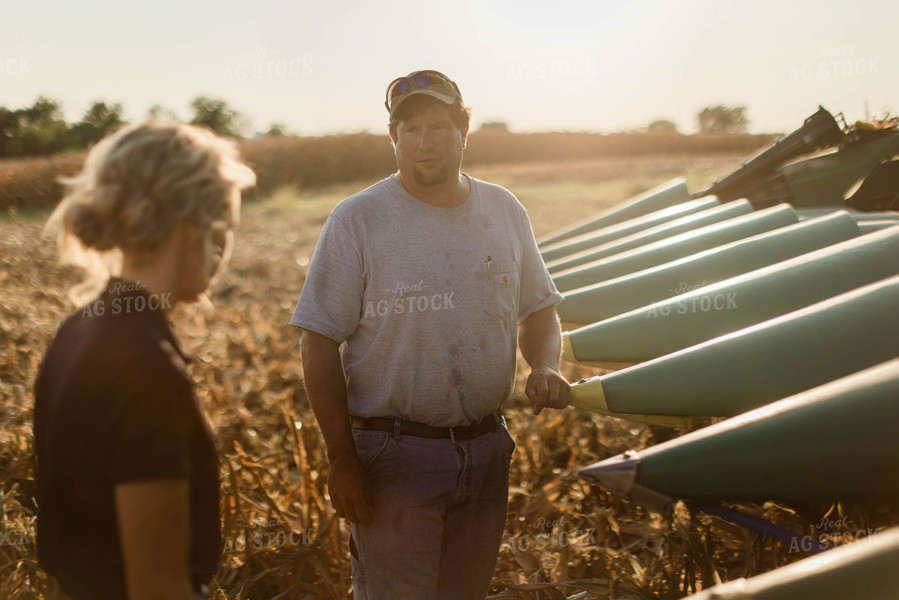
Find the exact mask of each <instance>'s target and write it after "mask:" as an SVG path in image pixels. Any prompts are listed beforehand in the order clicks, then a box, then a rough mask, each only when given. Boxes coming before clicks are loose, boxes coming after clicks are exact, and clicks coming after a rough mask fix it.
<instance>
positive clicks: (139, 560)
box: [115, 479, 196, 600]
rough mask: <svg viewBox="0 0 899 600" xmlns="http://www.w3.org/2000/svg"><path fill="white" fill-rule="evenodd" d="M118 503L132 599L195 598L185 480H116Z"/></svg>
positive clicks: (124, 559) (128, 586) (127, 586)
mask: <svg viewBox="0 0 899 600" xmlns="http://www.w3.org/2000/svg"><path fill="white" fill-rule="evenodd" d="M115 505H116V514H117V517H118V523H119V538H120V542H121V546H122V560H123V561H124V567H125V586H126V589H127V591H128V598H129V599H130V600H195V599H196V594H195V593H194V591H193V590H192V589H191V583H190V576H189V574H188V563H189V559H190V517H189V512H188V506H189V499H188V491H187V480H186V479H153V480H150V481H137V482H133V483H123V484H118V485H116V486H115Z"/></svg>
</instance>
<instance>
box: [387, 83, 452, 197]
mask: <svg viewBox="0 0 899 600" xmlns="http://www.w3.org/2000/svg"><path fill="white" fill-rule="evenodd" d="M450 114H451V113H450V107H449V106H448V105H446V104H444V103H443V102H440V101H439V100H434V102H429V103H428V104H427V105H425V108H424V110H422V111H421V112H418V113H416V114H415V115H414V116H412V117H409V118H408V119H407V120H405V121H402V122H400V124H399V126H398V127H397V128H396V140H394V142H395V144H396V164H397V167H398V168H399V170H400V175H402V177H403V180H404V181H410V180H411V181H414V182H415V185H418V186H433V185H440V184H442V183H445V182H447V181H449V180H451V179H453V178H457V177H458V176H459V169H460V168H461V166H462V148H463V147H464V146H465V135H466V133H467V132H462V131H459V130H458V129H457V128H456V126H455V124H454V123H453V120H452V118H451V117H450Z"/></svg>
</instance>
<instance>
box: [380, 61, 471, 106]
mask: <svg viewBox="0 0 899 600" xmlns="http://www.w3.org/2000/svg"><path fill="white" fill-rule="evenodd" d="M416 92H419V93H422V94H427V95H429V96H433V97H435V98H437V99H439V100H442V101H443V102H446V103H447V104H451V103H452V102H453V101H454V100H457V99H458V100H460V101H461V100H462V92H461V91H459V86H458V85H456V82H454V81H453V80H452V79H450V78H449V77H447V76H446V75H444V74H443V73H441V72H440V71H431V70H427V71H413V72H412V73H409V74H408V75H406V76H405V77H398V78H396V79H394V80H393V81H391V82H390V85H388V86H387V95H386V98H385V100H384V106H386V107H387V111H388V112H389V113H390V115H391V116H393V111H395V110H396V108H397V106H399V104H400V102H401V101H402V100H404V99H405V98H407V97H408V96H411V95H412V94H414V93H416Z"/></svg>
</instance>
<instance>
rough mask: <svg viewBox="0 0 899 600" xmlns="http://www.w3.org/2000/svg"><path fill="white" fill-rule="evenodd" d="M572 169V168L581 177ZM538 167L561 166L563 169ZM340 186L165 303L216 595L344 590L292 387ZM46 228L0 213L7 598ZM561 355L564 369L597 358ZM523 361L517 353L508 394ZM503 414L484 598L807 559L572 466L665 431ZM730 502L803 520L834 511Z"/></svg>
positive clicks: (30, 548)
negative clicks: (198, 405) (193, 290)
mask: <svg viewBox="0 0 899 600" xmlns="http://www.w3.org/2000/svg"><path fill="white" fill-rule="evenodd" d="M683 168H684V165H683V163H682V162H678V161H674V162H673V163H672V165H671V166H670V167H666V169H665V171H664V172H657V173H655V174H648V175H647V174H643V173H646V172H648V171H649V168H648V167H647V165H646V164H644V163H639V164H636V165H635V169H639V170H640V172H641V179H640V180H639V181H638V182H635V181H628V180H627V179H626V178H627V176H628V175H627V173H624V174H622V175H620V177H621V179H619V180H614V181H611V182H607V183H606V184H604V185H607V187H606V188H605V191H606V192H608V193H607V196H606V198H605V200H604V201H605V202H606V203H611V202H614V201H617V200H621V199H623V198H624V197H625V196H626V195H627V194H628V193H629V192H630V191H631V190H633V188H634V187H642V189H646V188H649V187H651V186H652V185H654V184H655V183H658V182H659V181H661V180H664V179H666V178H668V177H670V176H672V173H671V171H673V170H675V169H683ZM583 169H584V165H579V167H578V176H579V177H580V176H582V174H583ZM533 172H534V168H533V166H530V167H526V168H522V169H518V168H511V169H505V170H502V169H499V170H495V171H485V172H482V173H477V174H478V175H479V176H483V177H484V178H485V179H490V180H494V181H497V182H499V183H503V184H505V185H508V186H510V187H512V189H516V185H518V187H521V188H522V190H521V191H522V192H523V193H522V194H521V195H522V196H523V197H525V198H528V197H529V190H528V189H527V188H526V186H525V185H521V184H519V183H518V182H520V181H521V180H522V179H525V178H527V177H528V176H529V174H530V173H533ZM546 172H547V173H552V176H553V177H555V178H558V179H559V180H560V181H562V180H564V179H565V173H564V169H562V170H561V172H560V169H559V168H558V165H556V168H552V169H546ZM675 174H676V173H675ZM610 190H611V191H610ZM516 191H518V190H517V189H516ZM339 197H340V196H339V195H336V194H335V195H334V196H333V198H331V199H330V200H329V201H322V199H321V198H322V197H319V198H318V199H317V200H316V201H314V202H312V201H310V202H303V201H300V200H289V199H284V200H281V201H278V202H276V203H269V204H266V203H261V204H254V205H251V206H248V207H246V209H245V211H244V215H243V219H242V222H241V225H240V227H239V230H238V233H237V244H236V247H235V252H234V257H233V260H232V263H231V265H230V267H229V270H228V271H227V272H226V273H225V275H224V277H223V280H222V282H221V284H220V285H219V286H218V287H217V288H216V290H215V291H214V292H213V294H212V299H213V301H214V304H215V308H214V310H213V311H211V312H204V311H202V310H200V309H198V308H195V307H187V308H178V309H177V310H175V311H174V313H173V314H172V321H173V324H174V329H175V331H176V332H177V335H179V337H180V338H181V340H182V341H183V345H184V347H185V349H186V350H187V351H188V352H190V353H191V354H193V355H194V356H195V357H196V360H195V362H194V363H193V365H192V366H191V374H192V376H193V378H194V380H195V383H196V390H197V394H198V396H199V397H200V399H201V400H202V402H203V403H204V405H205V406H206V410H207V415H208V418H209V420H210V422H211V424H212V426H213V429H214V430H215V431H216V435H217V439H218V447H219V451H220V454H221V457H222V472H221V478H222V505H221V513H222V522H223V530H224V535H225V544H226V547H225V552H224V554H223V557H222V564H221V568H220V570H219V572H218V574H217V576H216V578H215V580H214V581H213V585H212V586H211V587H212V593H211V596H212V597H214V598H219V599H225V598H251V599H270V598H291V599H293V598H298V599H302V598H335V599H337V598H347V597H348V596H349V592H350V589H351V581H350V570H349V559H348V555H347V549H346V540H347V534H348V529H347V527H346V524H345V523H343V522H341V521H339V520H337V519H335V518H334V516H333V513H332V512H331V510H330V505H329V502H328V498H327V486H326V481H327V468H328V467H327V461H326V459H325V453H324V447H323V443H322V440H321V436H320V434H319V432H318V429H317V426H316V423H315V420H314V418H313V416H312V413H311V411H310V409H309V406H308V403H307V402H306V398H305V394H304V392H303V388H302V381H303V370H302V365H301V364H300V360H299V345H298V339H299V336H298V332H297V331H296V330H294V329H292V328H290V327H288V326H287V321H288V319H289V317H290V315H291V313H292V311H293V307H294V303H295V301H296V298H297V296H298V294H299V291H300V288H301V286H302V281H303V275H304V273H305V267H306V266H307V265H308V261H309V257H310V256H311V254H312V249H313V246H314V242H315V239H316V237H317V235H318V231H319V229H320V227H321V223H322V222H323V220H324V218H325V216H326V215H327V214H328V212H329V210H330V208H331V206H333V203H334V202H335V201H336V200H338V199H339ZM592 201H593V202H594V204H593V205H590V204H589V203H588V202H585V201H584V199H575V198H572V199H570V200H566V202H571V207H572V208H571V210H570V211H569V212H570V213H571V214H572V215H574V214H581V213H583V212H591V211H595V210H597V209H598V208H599V207H600V205H601V203H602V202H601V201H599V200H596V199H593V200H592ZM525 204H526V206H527V207H528V210H529V212H530V214H531V218H532V220H533V222H534V227H535V230H537V234H538V236H540V235H544V234H547V233H549V229H550V228H555V226H556V225H555V223H556V222H557V219H558V213H559V212H562V211H560V210H559V207H558V206H556V204H555V203H552V202H540V201H538V200H536V199H535V200H534V201H533V202H527V201H526V202H525ZM553 219H556V221H554V220H553ZM570 220H571V221H574V220H577V219H575V218H571V219H570ZM547 223H553V225H552V226H551V227H550V226H549V225H547ZM41 225H42V223H41V222H38V221H31V220H16V219H13V220H7V221H0V418H2V419H3V422H4V424H5V425H4V429H3V432H2V433H0V536H2V541H3V543H2V544H0V598H10V599H18V598H23V599H24V598H29V599H30V598H41V597H43V594H44V591H45V586H46V581H45V578H44V575H43V574H42V572H41V571H40V569H39V568H38V567H37V564H36V554H35V547H34V525H35V516H34V515H35V506H34V500H33V498H34V491H35V489H34V487H35V486H34V461H33V457H32V454H33V447H32V437H31V407H32V403H33V397H32V383H33V380H34V377H35V375H36V371H37V367H38V364H39V362H40V359H41V356H42V355H43V353H44V351H45V349H46V346H47V344H48V342H49V341H50V339H52V336H53V333H54V331H55V329H56V327H58V325H59V323H60V322H61V320H62V319H63V318H64V316H65V315H66V314H67V313H69V312H71V310H72V309H71V307H70V306H69V305H68V304H67V300H66V298H65V290H66V289H67V288H68V286H70V285H72V284H73V283H75V282H76V281H77V280H78V277H77V274H76V273H74V272H73V271H72V270H71V269H67V268H61V267H59V266H57V261H56V258H55V250H54V248H53V246H52V244H51V243H50V242H48V241H46V240H42V239H41V237H40V235H39V233H40V228H41ZM565 369H566V370H565V373H564V374H565V375H566V377H568V379H569V380H576V379H578V378H580V377H584V376H588V375H591V374H594V373H596V372H597V371H594V370H591V369H588V368H586V367H575V366H571V365H568V366H566V367H565ZM526 373H527V368H526V366H525V365H524V364H523V363H522V364H520V368H519V374H518V379H519V380H518V385H517V388H516V389H517V390H522V389H523V382H524V378H525V375H526ZM505 413H506V416H507V419H508V421H509V423H510V429H511V430H512V433H513V435H514V437H515V439H516V443H517V445H518V449H517V450H516V452H515V455H514V457H513V464H512V474H511V492H510V499H509V514H508V518H507V527H506V532H505V535H504V539H503V544H502V548H501V550H500V555H499V560H498V564H497V571H496V575H495V577H494V581H493V585H492V587H491V591H490V593H491V596H490V597H491V598H495V599H499V598H503V599H512V598H520V599H532V600H536V599H558V598H569V599H574V598H577V599H578V600H586V599H591V598H603V599H605V598H632V599H642V598H663V599H669V598H670V599H673V598H680V597H682V596H684V595H686V593H687V592H689V591H690V590H692V589H698V588H700V587H708V586H709V585H712V584H713V583H715V582H716V581H718V580H728V579H733V578H736V577H742V576H749V575H753V574H756V573H759V572H762V571H765V570H769V569H771V568H773V567H775V566H778V565H782V564H785V563H787V562H792V561H793V560H796V559H797V558H800V557H801V556H802V555H801V554H796V553H790V552H789V548H788V547H786V546H784V545H782V544H780V543H776V542H772V541H771V540H770V539H768V538H765V537H762V536H759V535H756V534H753V533H750V532H747V531H746V530H743V529H741V528H737V527H733V526H730V525H727V524H725V523H723V522H721V521H719V520H716V519H711V518H709V517H704V516H699V515H695V514H691V513H690V512H689V511H687V510H686V509H685V508H683V507H682V506H680V507H678V509H677V510H675V512H674V513H673V514H672V515H660V514H658V513H655V512H651V511H646V510H644V509H642V508H641V507H639V506H635V505H633V504H631V503H629V502H627V501H624V500H621V499H619V498H616V497H614V496H612V495H610V494H608V493H606V492H605V491H603V490H601V489H598V488H596V487H591V486H589V485H587V484H586V483H585V482H583V481H582V480H580V479H579V478H577V477H576V475H575V472H576V470H577V468H579V467H582V466H585V465H587V464H589V463H590V462H593V461H596V460H599V459H602V458H605V457H608V456H612V455H614V454H617V453H619V452H622V451H624V450H627V449H630V448H642V447H645V446H647V445H649V444H652V443H655V442H656V441H658V440H659V439H661V438H660V436H663V435H664V433H663V432H661V431H657V430H656V431H654V430H653V429H652V428H649V427H646V426H642V425H633V424H630V423H628V422H625V421H619V420H616V419H606V418H601V417H599V416H597V415H593V414H590V413H586V412H584V411H581V410H575V409H571V410H566V411H559V412H556V411H545V412H544V414H542V415H540V416H539V417H536V418H535V417H533V416H532V415H531V414H530V408H529V407H528V406H527V405H526V400H524V399H523V397H522V396H521V394H520V392H519V393H518V394H517V395H516V396H515V397H513V398H512V399H511V400H510V401H509V402H508V403H507V405H506V407H505ZM740 508H742V509H743V510H745V511H748V512H750V513H752V514H755V515H758V516H763V517H765V518H768V519H770V520H773V521H775V522H777V523H779V524H781V525H784V526H788V527H791V528H793V529H796V530H799V531H802V532H804V533H809V534H812V533H815V531H814V523H816V522H817V520H820V518H821V516H822V515H823V513H824V512H825V511H826V510H827V508H828V507H821V506H810V507H793V508H787V507H783V506H779V505H777V504H773V503H769V504H765V505H752V504H742V505H740ZM834 510H835V511H836V512H834V513H833V515H834V516H842V515H844V514H847V515H850V519H851V520H852V521H853V522H854V523H855V525H857V526H859V527H865V528H867V527H871V528H876V527H879V526H885V525H889V524H895V523H897V522H899V519H897V516H896V513H895V512H894V511H890V510H889V509H888V508H886V507H882V506H854V507H844V506H837V507H835V509H834ZM839 511H842V512H839Z"/></svg>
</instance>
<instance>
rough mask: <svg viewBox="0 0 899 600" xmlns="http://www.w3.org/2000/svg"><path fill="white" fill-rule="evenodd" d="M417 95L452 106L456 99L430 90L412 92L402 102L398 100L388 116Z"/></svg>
mask: <svg viewBox="0 0 899 600" xmlns="http://www.w3.org/2000/svg"><path fill="white" fill-rule="evenodd" d="M418 94H424V95H427V96H431V97H432V98H437V99H438V100H440V101H441V102H443V103H445V104H452V103H453V102H455V101H456V100H457V98H456V97H455V96H450V95H449V94H441V93H440V92H437V91H434V90H430V89H420V90H414V91H412V92H408V93H407V94H406V95H405V96H404V97H403V99H402V100H400V101H399V102H397V103H396V104H394V105H393V108H392V109H391V110H390V116H391V117H393V114H394V113H395V112H396V110H397V109H398V108H399V107H400V105H402V103H403V102H405V101H406V100H408V99H409V98H411V97H412V96H416V95H418Z"/></svg>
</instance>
